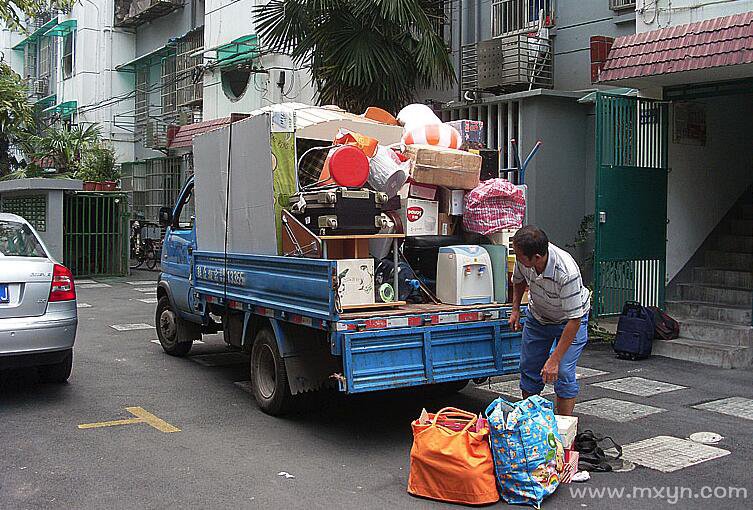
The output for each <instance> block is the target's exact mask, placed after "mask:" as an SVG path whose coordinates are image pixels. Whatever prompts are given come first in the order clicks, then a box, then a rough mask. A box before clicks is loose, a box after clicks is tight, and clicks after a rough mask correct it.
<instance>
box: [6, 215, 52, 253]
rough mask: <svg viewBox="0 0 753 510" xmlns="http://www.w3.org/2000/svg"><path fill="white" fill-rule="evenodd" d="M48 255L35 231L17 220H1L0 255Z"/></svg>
mask: <svg viewBox="0 0 753 510" xmlns="http://www.w3.org/2000/svg"><path fill="white" fill-rule="evenodd" d="M3 256H4V257H46V256H47V255H46V254H45V252H44V249H43V248H42V245H41V244H40V243H39V241H38V240H37V237H36V236H35V235H34V232H32V231H31V229H30V228H29V227H28V226H26V225H24V224H23V223H18V222H16V221H0V257H3Z"/></svg>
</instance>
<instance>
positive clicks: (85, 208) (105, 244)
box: [63, 191, 129, 276]
mask: <svg viewBox="0 0 753 510" xmlns="http://www.w3.org/2000/svg"><path fill="white" fill-rule="evenodd" d="M128 216H129V212H128V199H127V196H126V194H125V193H117V192H106V193H98V192H83V191H79V192H74V193H66V194H65V198H64V201H63V262H64V264H65V265H66V266H68V267H69V268H70V269H71V271H73V274H74V275H76V276H95V275H96V276H125V275H127V274H128V242H129V241H128V234H129V232H128Z"/></svg>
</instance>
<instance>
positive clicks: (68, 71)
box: [63, 32, 76, 79]
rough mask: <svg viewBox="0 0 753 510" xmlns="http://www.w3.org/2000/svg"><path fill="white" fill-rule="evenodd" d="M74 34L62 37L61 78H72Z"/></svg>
mask: <svg viewBox="0 0 753 510" xmlns="http://www.w3.org/2000/svg"><path fill="white" fill-rule="evenodd" d="M75 40H76V32H69V33H67V34H65V35H64V36H63V78H64V79H65V78H70V77H71V76H73V51H74V48H75Z"/></svg>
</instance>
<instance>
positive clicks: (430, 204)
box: [400, 198, 439, 237]
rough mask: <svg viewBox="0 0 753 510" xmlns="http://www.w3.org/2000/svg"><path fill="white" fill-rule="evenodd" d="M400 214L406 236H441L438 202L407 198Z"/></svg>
mask: <svg viewBox="0 0 753 510" xmlns="http://www.w3.org/2000/svg"><path fill="white" fill-rule="evenodd" d="M400 214H401V216H402V220H403V228H404V229H405V235H406V236H408V237H415V236H435V235H439V218H438V216H439V204H438V203H437V202H435V201H433V200H421V199H418V198H407V199H405V200H403V204H402V208H401V209H400Z"/></svg>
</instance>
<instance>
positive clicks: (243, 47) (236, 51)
mask: <svg viewBox="0 0 753 510" xmlns="http://www.w3.org/2000/svg"><path fill="white" fill-rule="evenodd" d="M216 51H217V62H216V63H217V64H218V65H219V66H220V67H226V66H231V65H234V64H240V63H243V62H248V61H250V60H254V59H256V58H259V37H258V36H257V35H256V34H250V35H244V36H243V37H239V38H238V39H235V40H233V41H232V42H230V43H228V44H223V45H222V46H220V47H219V48H217V49H216Z"/></svg>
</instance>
